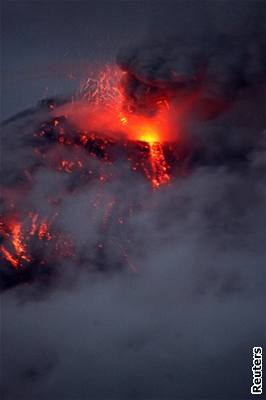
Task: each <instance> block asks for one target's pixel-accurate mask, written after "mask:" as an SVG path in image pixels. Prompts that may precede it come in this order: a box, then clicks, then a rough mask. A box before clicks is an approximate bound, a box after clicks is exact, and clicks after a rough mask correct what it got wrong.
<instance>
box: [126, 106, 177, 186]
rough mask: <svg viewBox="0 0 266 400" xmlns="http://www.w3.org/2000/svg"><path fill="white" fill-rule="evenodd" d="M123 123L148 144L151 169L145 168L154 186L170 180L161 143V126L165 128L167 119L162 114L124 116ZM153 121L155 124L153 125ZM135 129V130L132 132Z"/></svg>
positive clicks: (134, 135) (136, 136)
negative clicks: (151, 116) (148, 116)
mask: <svg viewBox="0 0 266 400" xmlns="http://www.w3.org/2000/svg"><path fill="white" fill-rule="evenodd" d="M120 121H121V124H122V125H123V126H124V127H126V128H128V130H129V132H130V133H131V135H133V137H134V138H136V139H137V140H139V141H141V142H144V143H146V144H147V146H148V152H149V161H150V166H151V171H149V170H147V169H146V168H144V171H145V173H146V176H147V177H148V178H149V179H150V181H151V183H152V187H153V188H158V187H159V186H160V185H162V184H166V183H168V182H169V181H170V175H169V173H168V171H169V166H168V164H167V162H166V159H165V156H164V152H163V146H162V143H161V135H160V133H161V132H160V128H162V129H163V128H165V125H166V124H165V119H163V118H162V114H161V113H159V114H158V116H156V117H154V118H153V119H152V118H144V117H143V116H142V117H138V116H134V117H133V120H132V117H130V116H129V117H126V116H122V117H121V118H120ZM152 122H153V124H154V125H152ZM131 130H133V132H131Z"/></svg>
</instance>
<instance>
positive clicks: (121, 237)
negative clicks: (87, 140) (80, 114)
mask: <svg viewBox="0 0 266 400" xmlns="http://www.w3.org/2000/svg"><path fill="white" fill-rule="evenodd" d="M239 7H240V6H239ZM239 7H238V8H239ZM252 7H253V6H252ZM211 8H212V7H210V9H209V11H210V15H211V16H212V18H213V17H214V15H216V14H215V13H214V15H213V11H214V10H213V9H211ZM246 9H248V7H246ZM241 13H244V12H243V11H241ZM243 15H244V16H245V15H246V14H245V13H244V14H243ZM243 15H242V16H243ZM217 18H218V17H217ZM242 20H245V18H244V17H243V18H242ZM255 20H256V19H255ZM256 21H257V20H256ZM242 29H243V25H241V24H240V25H238V31H237V32H235V31H233V32H229V33H230V34H229V33H228V32H226V36H228V35H229V37H230V35H233V37H234V38H235V35H236V33H237V34H238V35H239V34H241V32H242ZM217 30H218V31H219V29H217ZM228 30H229V29H228ZM250 31H252V29H250V30H249V32H248V36H249V38H250ZM218 33H219V34H220V33H221V32H218ZM252 34H253V31H252ZM218 36H219V35H218ZM219 37H220V36H219ZM219 40H220V39H219ZM239 40H240V39H239ZM252 40H253V39H252ZM188 41H189V42H190V39H189V40H188ZM193 41H195V38H194V37H193ZM162 42H164V41H163V40H162ZM232 42H233V40H232ZM240 42H241V43H245V46H244V47H243V48H242V47H241V46H240V47H241V51H239V52H238V46H236V53H237V55H236V57H235V53H234V52H233V53H230V52H229V53H230V54H229V53H228V52H227V46H225V47H223V46H222V50H221V53H220V56H221V54H223V56H222V61H221V62H222V64H221V65H220V68H221V70H222V71H223V72H222V73H221V74H220V75H219V76H217V75H216V69H214V72H215V73H214V75H213V76H214V81H212V80H209V81H207V83H208V82H210V87H211V90H212V95H213V94H215V96H217V98H219V99H220V97H224V96H225V97H226V99H227V97H228V96H229V97H230V98H231V96H233V97H235V104H234V107H232V108H230V109H227V110H224V111H223V113H220V114H219V115H216V116H215V118H214V117H213V118H211V119H202V118H197V117H196V116H195V117H193V118H191V119H188V118H185V119H184V122H183V125H184V132H185V133H186V135H187V137H188V138H187V139H186V140H185V139H184V142H182V141H181V142H180V144H179V145H180V146H184V148H186V149H187V148H188V149H189V150H186V151H185V150H184V151H185V153H186V156H184V157H183V158H181V159H180V160H179V161H178V162H176V164H175V165H173V171H172V174H173V176H172V180H171V185H170V186H169V187H168V186H165V187H161V188H160V190H158V191H156V192H152V191H151V189H150V188H149V186H148V183H147V182H146V180H145V178H144V177H143V176H142V175H141V174H133V173H132V171H131V170H130V168H129V166H128V162H127V160H125V159H124V158H123V155H121V157H118V160H117V162H116V163H115V164H114V165H113V166H111V165H108V164H106V163H105V162H104V161H103V160H102V159H101V158H98V157H93V158H92V157H90V156H89V155H88V153H87V152H86V151H85V150H84V151H83V150H82V151H81V154H79V155H81V157H82V161H83V162H84V168H85V170H86V171H89V170H91V171H93V173H94V174H96V176H98V175H97V174H98V173H99V171H100V172H105V173H106V172H107V173H108V174H109V175H110V176H111V179H110V180H109V181H108V182H106V183H105V184H104V185H99V183H98V180H97V179H92V178H89V179H88V177H87V175H86V174H85V175H82V173H80V172H78V171H76V172H73V173H72V174H64V173H58V171H55V170H54V169H53V168H51V167H48V166H47V164H46V163H45V162H44V161H43V160H42V161H40V158H39V157H36V154H35V153H34V148H35V145H36V143H35V141H34V140H33V134H34V133H35V132H36V129H38V128H39V126H40V125H41V124H42V123H43V122H47V121H49V119H50V118H51V114H50V112H49V111H48V110H47V108H46V107H45V103H43V104H42V107H40V108H39V109H38V110H33V111H32V112H30V113H28V114H26V115H20V116H18V117H17V118H14V119H12V120H11V121H7V123H6V124H4V125H3V126H2V154H3V160H2V176H3V178H2V182H3V198H4V201H3V202H2V203H1V211H2V212H3V213H5V212H6V208H5V202H6V200H7V199H9V198H14V197H15V199H16V198H17V197H18V198H22V199H23V201H22V202H21V204H20V211H21V213H22V216H23V217H24V218H25V219H26V214H27V210H28V209H29V208H30V209H38V210H40V212H41V214H42V216H46V215H50V214H53V213H54V211H55V210H56V209H59V210H60V215H59V216H58V218H57V219H56V222H55V223H56V227H57V229H58V230H59V231H60V232H61V233H64V234H66V235H70V236H71V237H72V238H73V240H74V246H75V249H76V252H75V256H74V257H72V258H63V259H57V258H53V260H54V261H53V262H52V263H51V264H49V268H48V270H47V269H45V268H44V269H43V268H42V266H39V267H38V265H37V264H38V262H36V264H35V265H33V272H32V274H33V275H30V276H29V277H27V276H26V279H25V276H23V277H21V279H18V280H16V279H17V278H14V276H15V272H14V274H13V272H12V273H11V272H10V269H8V268H7V266H6V265H5V266H4V268H3V269H1V271H2V272H1V273H2V281H3V282H4V284H3V286H2V288H4V289H5V290H4V291H3V293H2V325H3V328H2V355H3V365H4V370H3V380H2V390H3V396H4V399H6V400H13V399H17V398H21V399H24V398H25V399H26V398H27V399H35V398H38V399H40V400H42V399H48V398H49V399H52V400H56V399H58V398H62V399H73V398H78V399H107V398H108V399H109V398H110V399H116V400H117V399H119V400H120V399H121V400H122V399H139V400H144V399H147V398H148V399H152V400H157V399H172V398H185V399H195V398H206V399H218V398H219V399H220V398H227V399H243V398H246V397H247V396H248V393H249V392H250V384H251V357H252V347H253V346H255V345H263V343H264V318H265V316H264V300H265V272H264V268H265V220H264V216H265V184H264V182H265V132H266V131H265V118H264V114H263V110H264V109H265V87H264V84H263V79H264V78H263V74H262V72H261V71H262V70H261V64H260V61H259V62H258V60H260V57H261V56H259V57H258V58H257V56H255V58H254V59H253V58H252V57H251V59H249V60H248V62H247V64H245V63H244V64H242V61H241V62H240V61H239V60H240V59H241V57H242V56H239V55H240V54H247V49H248V48H251V47H252V46H255V47H257V46H260V44H259V40H258V41H257V39H254V41H253V42H252V43H253V44H252V46H251V47H249V45H248V44H247V42H246V39H245V38H241V40H240ZM240 42H239V43H240ZM171 43H176V42H175V39H174V41H173V42H172V41H171V42H170V41H168V39H167V41H166V48H167V46H170V50H171V52H172V53H171V52H170V53H169V52H168V51H165V50H164V48H163V46H161V47H159V50H158V51H159V53H160V52H161V57H162V64H161V66H162V69H161V70H160V69H159V68H158V69H157V71H155V70H154V74H153V75H151V72H150V71H151V70H152V68H151V66H152V65H153V64H154V60H155V58H156V57H157V53H156V51H157V50H156V51H155V52H153V51H152V48H153V45H152V46H151V47H141V48H139V49H137V50H134V52H133V54H134V57H136V59H137V60H138V61H137V62H136V65H134V63H133V62H132V60H131V61H129V58H126V60H127V61H126V65H128V66H129V67H128V68H129V69H130V71H133V72H132V76H133V79H134V85H135V84H136V85H140V87H143V88H145V89H144V90H146V87H147V86H149V87H154V90H155V91H157V90H159V91H161V90H164V89H165V88H167V90H168V89H169V88H170V90H172V80H173V77H170V84H169V80H168V81H167V80H166V77H169V76H168V75H167V74H168V71H170V69H171V70H172V64H171V68H170V69H169V70H167V64H169V63H170V59H169V58H168V56H169V57H170V54H175V56H176V55H178V57H179V55H180V52H177V51H176V50H172V47H171V46H173V45H172V44H171ZM212 43H214V42H212ZM222 43H226V42H225V41H224V39H223V41H222ZM230 44H231V43H230ZM246 45H247V47H246ZM175 46H176V44H175V45H174V46H173V47H175ZM212 46H213V45H212ZM255 47H253V48H255ZM188 48H189V50H187V49H188ZM211 48H213V47H211ZM149 49H151V50H149ZM181 49H182V46H181ZM224 49H225V50H224ZM190 50H191V49H190V47H189V45H187V47H186V46H184V47H183V50H182V51H183V53H182V56H183V57H184V58H183V59H179V58H177V59H176V60H174V61H173V63H174V65H175V71H177V72H178V73H179V72H180V68H181V67H182V68H183V70H182V73H184V74H185V78H184V75H183V76H182V79H181V78H180V75H179V78H178V79H179V80H176V81H175V85H176V87H178V90H179V87H180V85H181V86H182V85H184V86H185V90H187V85H188V86H189V87H190V85H191V86H193V85H194V80H193V79H191V78H192V76H194V72H195V71H196V69H195V68H194V64H191V62H192V61H191V51H190ZM150 51H151V53H150ZM186 51H187V52H188V54H185V53H186ZM223 51H224V52H223ZM155 53H156V57H155ZM159 53H158V54H159ZM131 54H132V53H131ZM140 54H142V56H143V60H144V59H145V62H143V65H141V57H140ZM195 54H200V55H202V54H207V53H205V46H203V45H202V41H201V40H199V39H198V42H197V41H195ZM209 54H210V53H209ZM231 56H232V59H234V60H235V59H236V62H235V63H234V62H233V67H234V68H233V72H232V73H231V70H230V68H228V65H231V64H230V63H231V58H230V57H231ZM138 57H139V58H138ZM197 57H198V56H197ZM197 57H196V58H197ZM200 57H201V56H199V57H198V58H197V59H200ZM217 57H218V58H215V57H214V59H212V61H211V62H213V63H214V64H215V63H217V60H218V59H219V56H218V55H217ZM239 57H240V58H239ZM124 60H125V58H124ZM177 60H180V61H177ZM252 60H253V61H252ZM254 60H256V62H255V61H254ZM146 61H147V62H146ZM229 61H230V62H229ZM211 62H210V64H209V68H210V65H211ZM253 62H254V63H253ZM145 63H146V64H145ZM164 63H165V65H164ZM252 63H253V64H252ZM218 64H219V63H218ZM195 65H196V64H195ZM247 65H255V66H256V68H255V69H254V70H253V71H256V73H250V72H249V73H248V72H247V71H250V70H252V68H250V67H249V68H247ZM193 68H194V69H193ZM147 70H148V71H149V72H147ZM159 70H160V79H161V81H160V83H158V82H159V80H158V79H157V76H159V75H156V74H157V72H158V71H159ZM221 70H220V71H221ZM236 70H238V71H240V75H241V76H245V77H246V78H245V79H246V83H247V85H246V84H245V88H244V86H242V82H243V81H242V80H241V84H240V85H239V84H238V83H237V82H239V80H238V79H239V77H237V76H236V74H235V71H236ZM197 71H198V70H197ZM223 74H224V75H223ZM221 75H222V77H221ZM220 78H223V79H222V83H221V81H220V80H219V79H220ZM167 79H168V78H167ZM216 79H217V80H216ZM241 79H242V78H241ZM162 82H163V83H162ZM167 82H168V83H167ZM205 82H206V81H205ZM258 83H260V85H259V90H258V89H257V86H258ZM228 84H229V87H230V88H229V89H230V90H233V94H232V95H231V94H230V95H229V94H228V92H227V89H226V88H227V85H228ZM134 85H133V89H132V90H133V92H132V93H133V94H131V93H129V95H130V96H133V95H134V96H135V97H134V96H133V97H134V101H135V100H136V104H140V103H141V97H142V94H141V95H140V96H138V91H137V92H135V86H134ZM231 86H232V87H231ZM217 88H218V89H217ZM207 89H208V94H209V87H208V85H207ZM214 89H215V90H214ZM175 90H176V89H175ZM180 90H181V89H180ZM140 92H142V89H141V90H140ZM136 93H137V94H136ZM139 102H140V103H139ZM41 150H42V151H43V153H44V154H45V156H46V160H51V159H53V157H54V154H56V153H57V152H58V151H59V150H60V152H61V156H62V157H65V158H66V159H67V158H68V157H69V154H70V153H71V155H72V156H73V152H74V150H70V149H67V147H63V148H62V147H59V145H58V144H57V143H55V142H53V141H52V140H51V141H47V142H45V143H44V144H43V147H42V148H41ZM119 152H120V150H119V151H118V153H119ZM25 170H29V171H31V178H30V179H29V178H27V175H25V172H24V171H25ZM184 171H185V173H184ZM25 187H26V188H27V190H26V192H25V193H26V194H23V196H22V195H21V193H22V192H23V190H24V189H25ZM99 190H100V197H99ZM49 198H52V199H53V200H54V201H53V202H52V203H51V202H50V203H49V202H47V199H49ZM114 199H115V204H114V205H113V206H112V209H111V211H110V215H109V218H108V222H107V224H106V225H105V227H104V229H103V224H102V222H103V219H104V218H105V214H104V212H105V211H104V210H106V207H107V206H108V204H110V203H112V201H114ZM97 201H98V207H94V206H93V205H94V204H95V202H97ZM129 209H131V210H133V211H130V212H129ZM119 218H122V219H123V221H124V223H123V224H117V223H116V222H117V220H118V219H119ZM99 243H100V244H101V245H102V247H100V248H99V247H98V244H99ZM121 246H122V250H121ZM36 250H37V253H38V252H41V254H45V255H46V256H47V257H49V256H50V255H49V254H48V253H49V250H48V249H46V248H42V249H39V248H37V249H36ZM124 250H126V254H127V257H125V253H124ZM46 253H47V254H46ZM9 268H10V267H9ZM34 271H36V272H34Z"/></svg>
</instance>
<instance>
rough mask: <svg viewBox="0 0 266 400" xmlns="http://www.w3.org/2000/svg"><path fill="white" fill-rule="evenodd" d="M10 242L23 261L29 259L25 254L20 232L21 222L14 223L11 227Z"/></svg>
mask: <svg viewBox="0 0 266 400" xmlns="http://www.w3.org/2000/svg"><path fill="white" fill-rule="evenodd" d="M12 234H13V238H12V244H13V246H14V249H15V251H16V253H17V256H18V257H19V258H21V259H23V260H25V261H28V262H29V261H30V258H29V256H27V254H26V245H25V244H24V243H23V236H22V233H21V224H20V223H15V224H14V225H13V227H12Z"/></svg>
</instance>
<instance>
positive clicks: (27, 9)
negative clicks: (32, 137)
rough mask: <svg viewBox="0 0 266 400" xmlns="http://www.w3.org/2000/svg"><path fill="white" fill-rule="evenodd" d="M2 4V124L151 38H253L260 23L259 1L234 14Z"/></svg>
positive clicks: (140, 6)
mask: <svg viewBox="0 0 266 400" xmlns="http://www.w3.org/2000/svg"><path fill="white" fill-rule="evenodd" d="M2 3H3V4H2V26H1V45H2V58H3V62H2V94H3V96H2V119H4V118H7V117H9V116H11V115H12V114H14V113H16V112H18V111H21V110H23V109H24V108H26V107H30V106H32V105H33V104H35V103H36V102H37V101H38V100H39V99H40V98H43V97H47V96H48V97H49V96H54V95H56V94H62V93H67V94H71V93H73V91H75V90H77V89H78V87H79V82H80V79H81V78H82V77H84V76H86V73H87V69H88V65H89V64H90V63H91V62H102V61H105V62H108V61H113V60H115V57H116V54H117V52H118V50H119V49H120V48H121V47H124V46H128V45H135V43H138V42H139V41H142V40H143V38H144V37H146V36H147V35H148V36H150V37H158V36H159V37H164V36H165V35H166V34H168V33H169V32H171V33H172V32H174V33H175V32H182V35H184V37H186V36H189V35H190V34H191V32H194V31H196V32H197V31H204V30H205V29H210V27H211V26H213V27H215V30H216V31H220V32H224V31H227V32H233V31H240V32H241V31H245V32H248V31H251V30H254V29H260V26H261V22H260V20H261V19H262V18H263V14H262V13H261V7H258V6H257V4H258V3H257V2H256V1H255V2H249V1H247V2H246V1H240V2H239V1H235V2H230V7H228V5H227V6H226V3H228V2H226V1H225V2H223V1H218V2H216V1H214V2H208V1H200V2H195V1H194V2H193V1H171V0H170V1H152V0H151V1H141V0H140V1H117V0H115V1H112V0H110V1H102V0H99V1H60V0H59V1H58V0H57V1H3V2H2ZM240 3H241V5H240ZM252 3H253V4H252ZM262 3H263V2H262ZM254 20H255V21H258V22H257V23H254ZM70 73H72V75H74V77H75V78H74V79H69V74H70Z"/></svg>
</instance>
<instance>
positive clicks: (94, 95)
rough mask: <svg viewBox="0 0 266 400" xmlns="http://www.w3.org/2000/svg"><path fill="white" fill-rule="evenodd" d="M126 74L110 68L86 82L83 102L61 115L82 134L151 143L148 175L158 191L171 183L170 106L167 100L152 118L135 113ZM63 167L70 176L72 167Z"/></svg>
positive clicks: (83, 138)
mask: <svg viewBox="0 0 266 400" xmlns="http://www.w3.org/2000/svg"><path fill="white" fill-rule="evenodd" d="M123 74H125V73H124V72H122V71H121V70H119V69H118V68H116V67H114V66H110V65H109V66H107V67H106V68H105V69H104V70H103V71H100V73H99V74H98V77H97V76H94V77H93V78H88V79H87V80H86V81H85V82H83V83H82V86H81V93H80V94H81V100H80V101H77V102H76V104H71V106H70V107H69V106H66V108H61V110H60V113H61V114H62V113H63V114H64V115H66V116H67V118H69V119H70V120H72V122H74V123H75V124H76V125H77V126H78V128H79V129H80V130H81V131H82V132H85V133H86V132H89V133H90V132H92V135H94V134H95V133H96V135H102V136H104V135H107V136H108V137H112V138H117V139H121V138H126V139H128V140H132V141H137V142H145V143H147V146H148V147H149V160H150V167H151V168H150V170H151V171H150V173H148V172H147V171H145V174H146V176H147V177H148V178H149V179H150V181H151V183H152V186H153V187H154V188H157V187H159V186H160V185H162V184H165V183H167V182H169V180H170V175H169V166H168V165H167V161H166V159H165V156H164V151H163V143H164V142H165V141H167V140H170V137H171V129H170V125H171V118H170V116H171V110H170V105H169V103H168V101H167V99H164V98H160V99H158V100H157V101H156V103H155V104H156V112H154V111H153V112H152V115H147V114H145V113H143V114H140V113H136V112H133V111H132V109H131V108H130V104H129V103H128V104H127V98H126V95H125V93H124V92H123V89H122V87H121V80H122V78H123ZM85 133H84V134H83V135H82V136H81V139H80V140H81V142H82V143H83V144H84V145H86V143H87V141H88V135H87V134H85ZM89 136H90V134H89ZM63 163H64V164H63ZM63 163H62V168H63V169H65V171H66V172H70V170H71V169H72V166H70V165H69V164H67V163H66V162H65V161H64V162H63ZM140 164H141V162H140ZM133 169H134V168H133Z"/></svg>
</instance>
